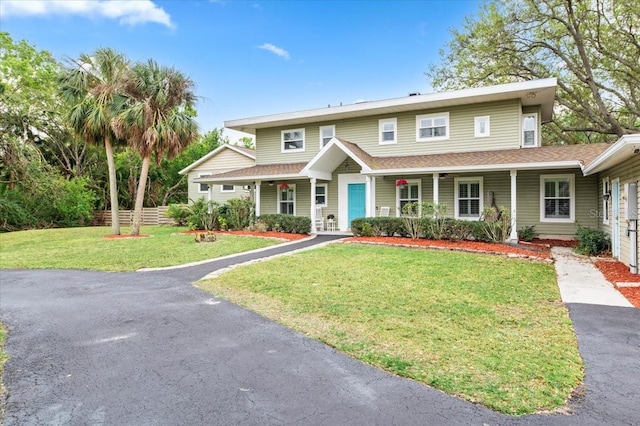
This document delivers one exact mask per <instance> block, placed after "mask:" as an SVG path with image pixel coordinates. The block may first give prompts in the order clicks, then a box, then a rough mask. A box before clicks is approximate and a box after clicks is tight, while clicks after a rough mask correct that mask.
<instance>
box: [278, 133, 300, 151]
mask: <svg viewBox="0 0 640 426" xmlns="http://www.w3.org/2000/svg"><path fill="white" fill-rule="evenodd" d="M289 151H304V129H293V130H283V131H282V152H289Z"/></svg>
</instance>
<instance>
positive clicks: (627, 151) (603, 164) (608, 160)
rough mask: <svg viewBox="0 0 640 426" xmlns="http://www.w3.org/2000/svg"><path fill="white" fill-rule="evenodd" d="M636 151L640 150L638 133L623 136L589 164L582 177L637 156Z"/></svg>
mask: <svg viewBox="0 0 640 426" xmlns="http://www.w3.org/2000/svg"><path fill="white" fill-rule="evenodd" d="M638 150H640V133H636V134H633V135H624V136H622V137H621V138H620V139H618V140H617V141H616V143H614V144H613V145H610V146H609V148H608V149H607V150H606V151H604V152H603V153H602V154H600V155H599V156H598V157H597V158H595V159H594V160H593V161H592V162H591V163H589V165H588V166H587V167H585V169H584V175H585V176H588V175H592V174H594V173H598V172H601V171H603V170H606V169H608V168H609V167H613V166H615V165H617V164H620V163H622V162H623V161H625V160H627V159H629V158H631V157H632V156H634V155H639V154H640V151H638ZM636 151H638V152H636Z"/></svg>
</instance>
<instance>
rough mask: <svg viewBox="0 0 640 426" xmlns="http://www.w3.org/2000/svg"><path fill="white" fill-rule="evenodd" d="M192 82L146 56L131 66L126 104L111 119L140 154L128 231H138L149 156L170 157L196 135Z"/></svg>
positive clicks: (122, 135)
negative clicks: (146, 59)
mask: <svg viewBox="0 0 640 426" xmlns="http://www.w3.org/2000/svg"><path fill="white" fill-rule="evenodd" d="M193 87H194V83H193V81H192V80H191V79H189V78H187V77H185V76H184V75H183V74H182V73H180V72H179V71H177V70H175V69H173V68H168V67H163V66H159V65H158V64H157V63H156V62H155V61H153V60H152V59H150V60H149V61H148V62H146V63H139V64H136V65H135V66H133V67H132V68H131V73H130V76H129V78H128V80H127V83H126V85H125V95H126V98H127V100H126V106H125V108H124V109H123V110H122V112H121V113H120V114H118V115H117V116H116V117H115V119H114V121H113V125H114V130H115V131H116V135H118V136H119V137H121V138H124V139H126V140H127V141H128V143H129V144H130V146H131V147H132V148H133V149H135V150H136V151H137V152H138V153H139V154H140V157H141V158H142V168H141V170H140V179H139V181H138V190H137V191H136V202H135V208H134V213H133V224H132V227H131V234H132V235H139V234H140V225H141V222H142V207H143V202H144V193H145V189H146V184H147V176H148V173H149V165H150V164H151V157H152V156H153V155H154V154H155V159H156V161H158V162H159V161H160V160H161V159H162V157H163V156H165V155H166V156H167V157H168V158H173V157H175V156H176V155H177V154H179V153H180V152H181V151H182V150H183V149H184V148H186V147H187V146H188V145H189V144H190V143H191V142H193V141H194V140H195V139H196V138H197V137H198V126H197V124H196V122H195V120H194V119H193V113H192V111H193V104H194V103H195V100H196V96H195V95H194V93H193Z"/></svg>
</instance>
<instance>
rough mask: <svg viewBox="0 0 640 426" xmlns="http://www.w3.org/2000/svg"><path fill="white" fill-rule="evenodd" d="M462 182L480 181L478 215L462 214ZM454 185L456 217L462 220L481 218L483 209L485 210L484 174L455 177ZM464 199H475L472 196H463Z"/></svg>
mask: <svg viewBox="0 0 640 426" xmlns="http://www.w3.org/2000/svg"><path fill="white" fill-rule="evenodd" d="M461 183H478V184H479V197H478V201H479V205H478V216H460V204H459V201H460V184H461ZM453 186H454V193H455V196H454V207H455V208H454V211H455V216H454V217H455V218H456V219H462V220H480V217H481V216H482V211H483V210H484V178H483V177H482V176H469V177H460V178H455V179H454V180H453ZM463 199H464V200H470V199H475V198H472V197H467V198H463Z"/></svg>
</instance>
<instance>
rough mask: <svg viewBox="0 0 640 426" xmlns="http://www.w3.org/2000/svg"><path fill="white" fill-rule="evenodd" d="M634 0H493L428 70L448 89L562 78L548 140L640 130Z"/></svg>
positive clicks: (595, 138)
mask: <svg viewBox="0 0 640 426" xmlns="http://www.w3.org/2000/svg"><path fill="white" fill-rule="evenodd" d="M639 10H640V9H639V8H638V4H637V1H635V0H593V1H576V0H518V1H509V0H493V1H488V2H486V3H485V4H484V5H483V6H482V8H481V10H480V12H479V13H478V14H477V16H475V17H468V18H467V19H466V21H465V24H464V27H463V28H462V29H461V30H453V31H452V35H453V38H452V40H451V41H450V42H449V43H448V46H447V48H446V49H445V50H442V51H441V52H440V53H441V60H440V62H439V63H437V64H433V65H432V66H431V67H430V69H429V71H428V72H427V75H428V77H429V78H430V79H431V82H432V85H433V87H434V88H437V89H439V90H450V89H458V88H467V87H477V86H484V85H490V84H499V83H508V82H514V81H523V80H529V79H536V78H547V77H557V78H558V92H557V97H556V104H557V105H556V106H557V108H556V114H555V118H554V121H553V123H550V125H548V126H546V128H545V132H546V136H547V138H546V139H547V142H550V143H588V142H600V141H603V140H605V141H607V140H612V139H616V138H618V137H620V136H622V135H624V134H628V133H635V132H638V131H640V96H639V95H638V87H639V81H640V61H639V60H638V58H639V57H640V38H639V37H638V34H639V32H640V12H639Z"/></svg>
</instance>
